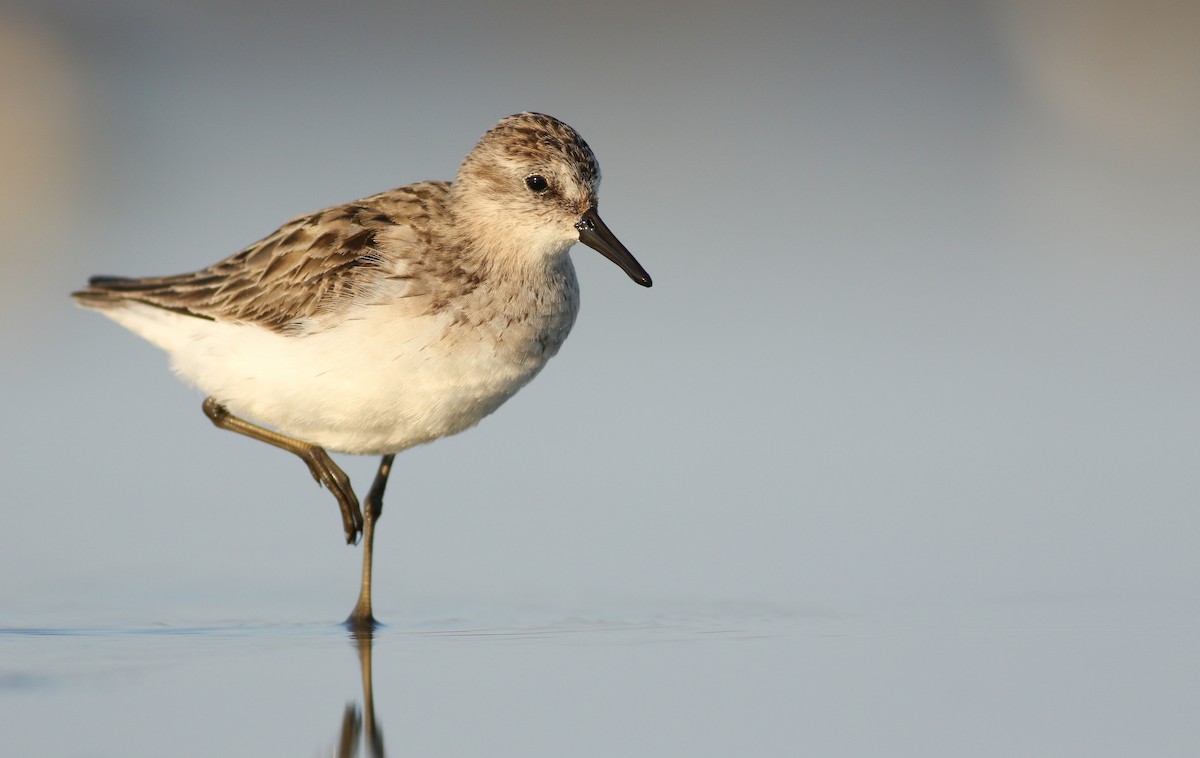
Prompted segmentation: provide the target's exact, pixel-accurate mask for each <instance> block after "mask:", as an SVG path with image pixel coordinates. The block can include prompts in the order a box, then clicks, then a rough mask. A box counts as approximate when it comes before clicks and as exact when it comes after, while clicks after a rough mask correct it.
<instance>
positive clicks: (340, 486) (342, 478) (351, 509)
mask: <svg viewBox="0 0 1200 758" xmlns="http://www.w3.org/2000/svg"><path fill="white" fill-rule="evenodd" d="M300 457H301V458H303V459H304V462H305V463H307V464H308V470H309V472H310V473H311V474H312V476H313V479H316V480H317V484H323V485H325V487H326V488H328V489H329V491H330V492H331V493H333V497H334V498H335V499H336V500H337V502H338V507H339V508H341V510H342V529H344V530H345V532H346V544H347V545H353V544H355V543H357V542H358V537H359V535H361V534H362V530H363V515H362V509H361V508H359V507H358V497H357V496H356V495H355V494H354V490H353V489H352V488H351V487H350V477H348V476H346V472H344V471H342V469H341V468H340V467H338V465H337V464H336V463H334V462H333V459H332V458H330V457H329V453H326V452H325V451H324V450H323V449H322V448H319V447H311V448H309V449H308V450H307V451H305V452H304V453H301V454H300Z"/></svg>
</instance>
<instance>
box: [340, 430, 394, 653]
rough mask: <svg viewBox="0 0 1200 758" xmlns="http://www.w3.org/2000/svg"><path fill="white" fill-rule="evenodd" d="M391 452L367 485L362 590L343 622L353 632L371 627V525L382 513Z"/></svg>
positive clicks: (364, 509) (372, 536)
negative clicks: (368, 486) (369, 489)
mask: <svg viewBox="0 0 1200 758" xmlns="http://www.w3.org/2000/svg"><path fill="white" fill-rule="evenodd" d="M395 457H396V455H395V453H388V454H387V455H385V456H383V459H382V460H381V461H379V471H378V473H376V474H375V481H374V482H373V483H372V484H371V491H370V492H368V493H367V499H366V500H364V501H363V514H364V520H363V567H362V588H361V589H360V590H359V592H358V602H357V603H355V604H354V610H353V611H351V612H350V618H348V619H346V625H347V626H349V627H350V628H352V629H356V630H367V631H369V630H371V629H374V628H375V625H376V623H377V622H376V621H375V617H374V616H373V615H372V614H371V558H372V555H373V553H374V547H375V522H376V521H378V520H379V516H380V514H382V513H383V491H384V489H386V488H387V480H388V474H391V473H392V459H394V458H395Z"/></svg>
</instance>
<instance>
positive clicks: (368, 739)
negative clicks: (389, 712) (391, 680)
mask: <svg viewBox="0 0 1200 758" xmlns="http://www.w3.org/2000/svg"><path fill="white" fill-rule="evenodd" d="M350 638H351V639H353V640H354V645H355V647H356V648H357V649H358V662H359V666H360V668H361V669H362V689H363V702H362V710H361V711H360V710H359V707H358V704H357V703H350V704H348V705H347V706H346V710H345V711H344V712H343V714H342V733H341V737H340V739H338V750H337V756H338V758H354V757H355V756H357V755H359V752H358V746H359V743H360V741H361V742H365V743H366V747H367V749H366V752H365V753H364V754H363V755H366V756H369V758H383V755H384V750H383V732H382V731H381V730H380V729H379V724H378V723H377V722H376V721H375V691H374V688H373V687H372V685H371V645H372V643H373V642H374V635H373V633H372V632H371V631H370V630H352V631H351V633H350Z"/></svg>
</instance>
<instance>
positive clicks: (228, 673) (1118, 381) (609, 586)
mask: <svg viewBox="0 0 1200 758" xmlns="http://www.w3.org/2000/svg"><path fill="white" fill-rule="evenodd" d="M1197 29H1200V12H1197V11H1196V6H1193V5H1189V4H1186V3H1181V4H1173V3H1165V2H1164V3H1149V4H1147V3H1143V2H1136V3H1135V2H1132V0H1130V1H1129V2H1119V1H1117V2H1112V3H1108V4H1105V5H1101V6H1095V4H1092V3H1084V2H1082V0H1079V1H1078V2H1074V1H1071V0H1059V1H1058V2H1054V3H1038V2H1034V0H992V1H991V2H973V3H939V2H934V1H933V0H924V1H923V2H918V3H907V4H902V5H898V4H894V3H886V2H869V1H866V0H864V1H861V2H846V3H786V2H780V3H771V2H751V3H738V4H728V5H727V6H725V5H718V4H711V5H703V4H694V5H689V4H684V3H675V4H654V3H650V4H647V3H643V2H618V3H607V4H600V3H591V4H571V3H552V2H545V3H538V2H521V3H517V4H499V3H445V2H439V3H430V4H427V5H426V6H420V7H418V6H413V5H410V4H406V3H386V4H385V3H378V4H375V3H366V2H350V3H337V4H334V3H328V4H325V3H316V2H300V3H294V2H292V3H284V2H274V1H267V2H254V3H233V2H175V3H162V2H149V1H148V0H118V1H110V2H104V3H95V2H84V1H83V0H76V1H72V0H38V2H32V0H31V1H30V2H21V1H19V0H18V1H17V2H9V3H7V4H6V5H4V6H0V98H2V102H3V105H2V106H0V110H3V112H4V114H5V115H4V116H3V117H0V158H2V159H3V161H4V164H3V166H0V169H2V170H0V193H2V194H0V228H2V229H3V230H4V232H3V240H2V242H0V255H3V259H2V262H3V264H4V266H5V269H6V271H7V275H5V276H3V277H0V298H2V300H0V302H2V305H0V308H2V309H3V318H2V319H0V356H3V363H2V370H0V418H2V419H3V422H2V428H3V431H2V432H0V475H2V477H3V481H4V492H5V494H4V496H3V509H2V510H0V577H2V578H0V752H3V753H4V754H5V755H165V754H171V755H296V754H323V753H328V752H331V751H332V748H331V747H330V746H331V745H332V743H333V742H334V741H335V735H336V733H337V728H338V724H339V721H340V711H341V707H342V706H343V705H344V703H345V702H346V701H348V700H349V701H352V700H354V699H355V698H356V697H357V694H356V693H357V686H358V679H357V677H358V669H357V662H356V661H355V659H354V653H353V650H352V648H351V647H350V646H349V644H348V643H347V642H346V641H345V640H344V639H343V637H342V634H341V633H340V631H339V630H338V629H337V628H336V627H334V626H333V624H334V623H335V622H337V621H339V620H340V619H341V618H342V617H343V616H344V615H345V614H346V613H347V612H348V611H349V609H350V606H351V604H352V602H353V599H354V590H355V583H356V581H357V571H358V562H359V552H358V551H357V550H354V549H350V548H347V547H345V546H344V545H342V544H341V530H340V522H339V518H338V515H337V511H336V506H335V505H334V502H333V500H332V498H331V497H330V496H329V494H328V493H326V492H324V491H321V490H318V489H317V487H316V486H315V485H314V483H313V482H312V481H311V479H309V477H308V474H307V473H306V471H305V469H304V467H303V465H302V464H301V463H299V462H298V461H297V460H295V459H294V458H292V457H290V456H288V455H286V454H284V453H281V452H279V451H275V450H271V449H270V448H268V447H266V446H263V445H261V444H258V443H254V442H251V441H249V440H245V439H241V438H238V437H236V436H234V435H231V434H228V433H225V432H220V431H217V430H215V429H214V428H212V426H211V425H210V424H209V422H208V421H207V420H206V419H205V418H204V417H203V415H202V414H201V412H200V397H199V396H198V395H197V394H196V393H194V392H193V391H191V390H189V389H188V388H186V387H184V386H183V385H182V384H180V383H179V382H177V381H176V380H175V379H174V378H173V377H172V376H171V375H170V373H169V372H168V370H167V368H166V362H165V359H164V356H163V355H161V354H160V353H158V352H157V351H156V350H155V349H154V348H152V347H151V346H149V345H147V344H145V343H142V342H141V341H139V340H138V339H137V338H135V337H133V336H132V335H129V334H127V333H125V332H123V331H122V330H121V329H120V328H119V327H117V326H116V325H115V324H112V323H111V322H109V321H107V320H106V319H103V318H102V317H100V316H98V315H96V314H92V313H87V312H83V311H79V310H76V309H74V308H72V307H71V305H70V301H69V300H68V298H67V293H68V292H69V291H70V290H71V289H73V288H75V287H77V286H79V285H80V284H82V283H83V281H84V280H85V279H86V277H87V276H88V275H89V274H92V273H111V274H126V275H147V274H167V273H177V272H181V271H188V270H192V269H194V268H198V267H200V266H203V265H206V264H208V263H211V262H213V261H215V260H217V259H218V258H220V257H223V256H225V255H227V254H229V253H231V252H234V251H235V250H237V249H239V248H240V247H242V246H243V245H244V244H246V243H248V242H250V241H253V240H255V239H257V238H259V237H261V236H263V235H264V234H266V233H267V232H269V231H271V230H272V229H273V228H275V226H277V225H278V224H279V223H281V222H283V221H285V220H287V219H288V218H290V217H292V216H294V215H296V214H299V213H302V212H307V211H311V210H315V209H317V208H320V207H322V206H325V205H328V204H331V203H335V202H340V201H344V200H348V199H351V198H354V197H358V196H362V195H365V194H369V193H373V192H376V191H379V190H382V189H385V188H388V187H392V186H396V185H399V184H403V183H406V182H409V181H415V180H421V179H430V178H451V177H452V176H453V173H454V171H455V169H456V168H457V165H458V162H459V161H460V160H461V158H462V156H463V155H464V154H465V152H466V151H467V150H468V149H469V148H470V146H471V145H472V144H473V143H474V141H475V140H476V139H477V138H478V136H479V135H480V134H481V133H482V132H483V131H484V130H486V129H487V128H488V127H490V126H491V125H492V124H493V123H494V122H495V121H497V120H498V119H499V118H501V117H502V116H504V115H507V114H509V113H512V112H515V111H519V110H524V109H532V110H540V111H545V112H548V113H551V114H554V115H556V116H559V117H561V118H562V119H564V120H566V121H567V122H568V123H570V124H572V125H573V126H575V127H576V128H578V129H579V130H580V131H581V132H582V133H583V134H584V136H585V137H586V138H587V139H588V141H589V142H590V143H591V145H592V147H593V148H594V150H595V151H596V152H597V154H598V156H599V158H600V160H601V164H602V166H603V169H604V175H605V181H604V187H603V212H604V217H605V220H606V221H607V222H608V224H609V225H610V226H611V227H612V229H613V230H614V231H615V232H616V233H617V234H618V236H620V237H621V239H622V240H623V241H624V242H625V244H626V245H627V246H628V247H629V248H630V249H631V250H632V251H633V252H634V253H635V254H636V255H637V256H638V257H639V259H640V260H641V261H642V263H643V264H644V265H645V267H646V268H647V269H648V270H649V271H650V273H651V274H652V275H653V276H654V280H655V286H654V288H653V289H651V290H644V289H642V288H640V287H637V286H636V285H634V284H632V283H631V282H630V281H629V280H628V279H627V278H626V277H625V276H624V274H622V273H621V272H620V271H619V270H618V269H617V268H616V267H614V266H613V265H612V264H610V263H609V262H607V261H605V260H603V259H602V258H600V257H599V256H598V255H596V254H594V253H593V252H592V251H590V250H588V249H586V248H581V249H579V250H577V251H576V252H575V254H574V255H575V260H576V263H577V266H578V268H579V270H580V278H581V280H582V285H583V291H584V292H583V297H584V307H583V312H582V314H581V316H580V319H579V322H578V324H577V326H576V329H575V331H574V333H573V334H572V336H571V338H570V340H569V341H568V342H567V344H566V346H565V347H564V349H563V351H562V353H561V354H560V355H559V356H558V357H557V358H556V359H555V360H554V361H553V362H552V363H551V364H550V365H549V367H548V368H547V369H546V371H545V372H544V373H543V374H542V375H541V376H540V377H539V378H538V379H537V380H536V381H535V382H534V383H533V384H532V385H531V386H530V387H529V388H528V389H526V390H524V391H523V392H522V393H521V394H520V395H518V396H517V397H516V398H515V399H513V400H512V401H511V402H509V403H508V404H507V405H506V406H505V407H504V408H502V409H501V410H500V411H499V412H497V413H496V414H495V416H493V417H491V418H489V419H487V420H485V421H484V422H483V423H482V424H481V425H480V426H479V427H478V428H477V429H475V430H472V431H470V432H468V433H466V434H464V435H462V436H460V437H458V438H454V439H448V440H443V441H439V442H438V443H436V444H434V445H432V446H429V447H425V448H420V449H416V450H412V451H409V452H406V453H404V454H403V455H402V456H400V457H399V458H398V460H397V465H396V470H395V472H394V475H393V479H392V486H391V489H390V490H389V498H388V502H387V508H386V510H385V514H384V518H383V520H382V522H381V524H380V531H379V535H378V541H377V550H378V555H377V587H376V598H375V599H376V612H377V614H378V615H379V616H380V617H381V618H382V619H383V620H384V621H387V622H389V626H388V628H387V629H385V630H384V632H383V634H382V636H381V637H380V639H379V640H378V641H377V643H376V647H375V657H376V672H375V674H376V700H377V704H376V708H377V715H378V718H379V721H380V723H381V725H382V727H383V729H384V734H385V736H386V737H387V745H388V748H389V751H390V752H393V753H395V754H400V753H403V752H411V753H417V754H430V755H479V754H486V753H495V754H501V755H503V754H516V753H521V754H524V755H611V754H625V755H660V756H661V755H730V754H743V755H796V754H801V753H813V754H818V755H846V756H863V755H917V754H920V755H955V756H957V755H998V756H999V755H1055V756H1062V755H1088V756H1096V755H1130V754H1146V755H1150V754H1153V755H1160V756H1163V755H1181V756H1182V755H1194V754H1195V749H1196V746H1197V745H1200V726H1198V725H1197V724H1196V723H1195V719H1194V714H1193V713H1192V711H1193V710H1194V709H1193V708H1192V707H1191V706H1192V705H1193V704H1194V703H1196V702H1197V701H1198V699H1200V589H1198V587H1200V561H1198V560H1197V557H1196V556H1197V554H1198V552H1200V537H1198V534H1200V509H1198V508H1197V505H1198V503H1200V465H1198V463H1200V461H1198V460H1197V458H1198V453H1200V401H1198V399H1197V393H1198V387H1200V340H1198V339H1197V329H1198V324H1200V297H1198V296H1197V290H1198V283H1200V216H1198V213H1197V208H1200V142H1198V141H1197V139H1196V135H1197V134H1200V73H1198V72H1200V52H1198V51H1200V39H1198V37H1200V32H1197ZM341 460H342V461H343V462H344V464H345V466H346V468H347V471H348V473H349V474H350V476H351V478H352V480H354V481H355V482H356V483H357V485H358V486H359V488H360V489H361V488H364V487H365V486H366V485H367V484H368V483H369V479H370V476H371V475H372V473H373V469H374V465H375V461H374V460H369V459H345V458H343V459H341ZM6 746H7V747H6Z"/></svg>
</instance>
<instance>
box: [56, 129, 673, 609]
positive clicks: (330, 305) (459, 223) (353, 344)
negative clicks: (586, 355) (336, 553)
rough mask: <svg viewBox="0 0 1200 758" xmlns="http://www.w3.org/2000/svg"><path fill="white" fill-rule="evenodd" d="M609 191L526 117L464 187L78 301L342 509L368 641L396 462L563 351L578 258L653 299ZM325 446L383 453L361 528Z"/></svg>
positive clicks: (375, 204)
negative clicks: (617, 226) (598, 263)
mask: <svg viewBox="0 0 1200 758" xmlns="http://www.w3.org/2000/svg"><path fill="white" fill-rule="evenodd" d="M599 187H600V167H599V165H598V164H597V163H596V158H595V156H594V155H593V154H592V151H591V149H590V148H589V147H588V145H587V143H586V142H584V141H583V138H582V137H580V136H579V134H578V133H577V132H575V130H574V129H572V128H571V127H569V126H567V125H566V124H564V123H562V122H561V121H558V120H557V119H554V118H552V117H550V116H545V115H542V114H538V113H520V114H517V115H515V116H509V117H508V118H506V119H504V120H503V121H501V122H500V123H499V124H497V125H496V126H495V127H493V128H492V129H491V130H489V131H488V132H487V133H486V134H484V136H483V138H482V139H480V141H479V143H478V144H476V145H475V147H474V148H473V149H472V150H471V152H470V153H468V154H467V157H466V159H465V160H464V161H463V163H462V166H461V167H460V168H459V170H458V175H457V177H456V178H455V180H454V181H453V182H420V183H417V184H410V185H407V186H405V187H400V188H398V189H394V190H389V191H387V192H381V193H379V194H377V195H372V196H370V197H367V198H363V199H362V200H356V201H354V202H350V203H346V204H345V205H337V206H333V207H331V208H326V209H325V210H322V211H318V212H316V213H313V214H310V215H307V216H301V217H299V218H297V219H294V220H293V221H290V222H288V223H287V224H285V225H284V226H282V227H280V228H279V229H278V230H276V231H275V232H273V233H272V234H270V235H268V236H267V237H265V238H263V239H262V240H260V241H259V242H256V243H254V244H253V245H251V246H249V247H247V248H245V249H244V250H242V251H241V252H239V253H236V254H234V255H232V256H230V257H229V258H226V259H225V260H223V261H221V262H219V263H216V264H214V265H212V266H209V267H208V268H205V269H202V270H200V271H197V272H195V273H190V274H181V275H178V276H165V277H149V278H144V279H123V278H118V277H94V278H92V279H91V280H90V281H89V283H88V287H87V289H84V290H82V291H79V292H76V293H74V297H75V299H76V301H77V302H79V303H80V304H81V305H85V306H87V307H89V308H95V309H97V310H99V311H101V312H102V313H104V314H105V315H106V316H108V317H109V318H111V319H113V320H114V321H116V322H118V323H120V324H121V325H122V326H125V327H126V328H128V329H129V330H131V331H133V332H135V333H136V334H138V335H140V336H142V337H144V338H145V339H147V340H149V341H150V342H153V343H154V344H155V345H158V346H159V347H161V348H162V349H164V350H166V351H167V352H168V353H169V354H170V356H171V364H172V367H173V368H174V370H175V372H176V373H177V374H179V375H180V376H181V377H183V378H184V379H185V380H186V381H188V382H189V383H191V384H194V385H195V386H197V387H198V388H199V389H200V390H201V391H203V392H204V393H205V394H206V395H207V398H206V399H205V401H204V412H205V414H206V415H207V416H208V417H209V418H210V419H211V420H212V422H213V423H214V424H216V425H217V426H218V427H221V428H222V429H229V430H231V431H235V432H238V433H240V434H244V435H246V436H249V437H253V438H254V439H258V440H261V441H263V442H266V443H268V444H271V445H274V446H276V447H279V448H282V449H284V450H287V451H290V452H292V453H295V454H296V455H297V456H299V457H300V458H301V459H302V460H303V461H304V462H305V463H306V464H307V465H308V468H309V471H310V472H312V475H313V477H314V478H315V479H316V480H317V481H318V482H319V483H321V484H323V485H325V486H326V487H327V488H328V489H329V490H330V492H332V493H333V495H334V497H335V498H336V499H337V502H338V506H339V507H340V509H341V513H342V522H343V529H344V531H345V535H346V540H347V541H348V542H350V543H354V542H355V541H356V540H357V538H358V536H359V534H360V533H361V534H362V535H363V538H364V539H363V575H362V589H361V591H360V594H359V599H358V603H357V604H356V605H355V608H354V611H353V612H352V613H351V615H350V618H349V619H348V620H347V623H348V624H350V625H351V626H353V627H356V628H359V629H369V628H372V627H373V626H374V625H375V623H376V622H375V619H374V617H373V615H372V613H371V558H372V551H373V539H374V525H375V522H376V521H377V520H378V518H379V515H380V513H381V511H382V507H383V492H384V488H385V486H386V484H387V478H388V474H389V473H390V471H391V466H392V459H393V456H394V455H395V453H397V452H400V451H402V450H405V449H407V448H410V447H412V446H414V445H419V444H421V443H423V442H430V441H432V440H435V439H438V438H439V437H445V436H446V435H449V434H456V433H458V432H461V431H463V430H464V429H467V428H469V427H471V426H474V425H475V424H476V423H478V422H479V420H480V419H482V418H483V417H484V416H487V415H488V414H489V413H491V412H492V411H494V410H496V408H498V407H499V406H500V405H501V404H502V403H503V402H504V401H505V400H507V399H508V398H510V397H512V395H513V394H514V393H515V392H516V391H517V390H519V389H520V388H521V387H523V386H525V384H526V383H528V382H529V380H530V379H532V378H533V377H534V376H535V375H536V374H537V373H538V371H540V370H541V368H542V367H543V366H544V365H545V364H546V361H547V360H549V359H550V358H551V357H552V356H553V355H554V354H555V353H557V352H558V349H559V347H560V346H561V345H562V343H563V340H564V339H566V336H567V333H568V332H569V331H570V329H571V326H572V324H573V323H574V321H575V315H576V313H577V312H578V310H579V284H578V282H577V280H576V278H575V269H574V267H573V266H572V264H571V259H570V257H569V256H568V255H567V251H568V250H569V249H570V248H571V246H572V245H574V244H575V243H576V242H583V243H584V244H585V245H588V246H589V247H591V248H594V249H595V250H597V251H599V252H600V253H602V254H603V255H604V256H606V257H607V258H609V259H610V260H612V261H613V262H615V263H616V264H617V265H619V266H620V267H621V268H622V269H624V271H625V272H626V273H627V274H628V275H629V276H630V278H632V279H633V280H634V281H635V282H637V283H638V284H641V285H643V286H645V287H649V286H650V285H651V281H650V276H649V274H647V273H646V271H645V270H644V269H643V268H642V267H641V265H639V264H638V262H637V260H636V259H634V257H633V255H631V254H630V252H629V251H628V250H627V249H625V246H624V245H622V244H621V243H620V241H618V240H617V238H616V237H615V236H613V234H612V233H611V232H610V231H609V230H608V228H607V227H606V226H605V225H604V223H603V222H602V221H601V220H600V216H599V215H598V214H597V212H596V204H597V200H598V192H599ZM268 427H269V428H268ZM326 450H333V451H336V452H341V453H352V454H362V455H382V456H383V460H382V461H381V463H380V467H379V472H378V474H377V475H376V477H375V481H374V484H373V485H372V487H371V489H370V492H369V494H368V495H367V498H366V499H365V501H364V505H365V506H366V508H365V511H366V512H365V514H364V513H363V511H362V509H360V507H359V504H358V500H357V498H356V497H355V495H354V491H353V490H352V489H351V487H350V480H349V478H347V476H346V475H345V473H343V472H342V470H341V469H340V468H339V467H338V466H337V464H335V463H334V462H333V460H332V459H330V457H329V455H328V453H327V452H326Z"/></svg>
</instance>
